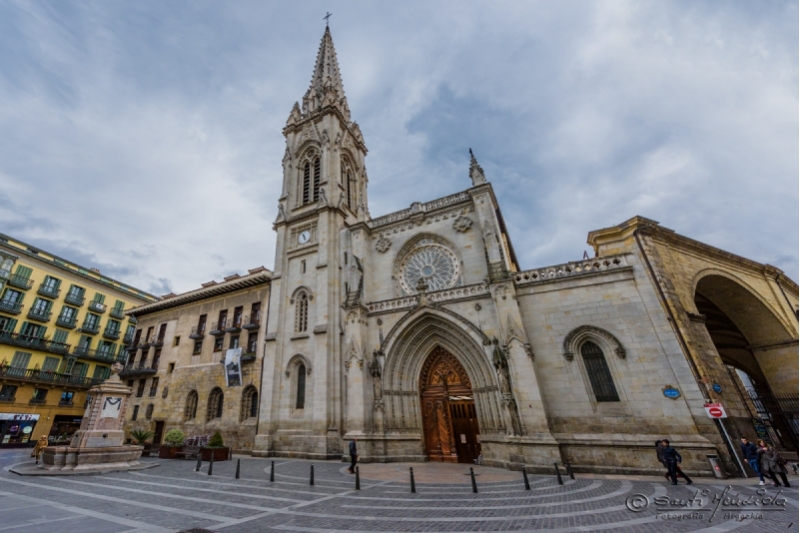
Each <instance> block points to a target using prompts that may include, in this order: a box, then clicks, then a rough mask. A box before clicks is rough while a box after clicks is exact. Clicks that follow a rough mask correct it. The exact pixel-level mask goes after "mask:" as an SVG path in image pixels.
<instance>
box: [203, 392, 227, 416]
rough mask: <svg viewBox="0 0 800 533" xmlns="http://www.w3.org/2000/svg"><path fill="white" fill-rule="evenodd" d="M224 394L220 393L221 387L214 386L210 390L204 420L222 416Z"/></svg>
mask: <svg viewBox="0 0 800 533" xmlns="http://www.w3.org/2000/svg"><path fill="white" fill-rule="evenodd" d="M224 399H225V396H224V395H223V394H222V389H220V388H219V387H214V388H213V389H212V390H211V395H210V396H209V397H208V411H207V412H206V415H207V416H206V421H207V422H210V421H212V420H214V419H215V418H222V404H223V401H224Z"/></svg>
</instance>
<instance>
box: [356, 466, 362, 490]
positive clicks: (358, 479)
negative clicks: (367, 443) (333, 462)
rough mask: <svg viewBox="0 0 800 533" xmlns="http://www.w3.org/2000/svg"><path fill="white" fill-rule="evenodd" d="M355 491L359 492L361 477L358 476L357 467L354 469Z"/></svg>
mask: <svg viewBox="0 0 800 533" xmlns="http://www.w3.org/2000/svg"><path fill="white" fill-rule="evenodd" d="M356 490H361V476H359V474H358V467H356Z"/></svg>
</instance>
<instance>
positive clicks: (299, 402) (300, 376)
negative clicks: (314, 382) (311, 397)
mask: <svg viewBox="0 0 800 533" xmlns="http://www.w3.org/2000/svg"><path fill="white" fill-rule="evenodd" d="M305 405H306V365H304V364H303V363H300V364H299V365H297V397H296V398H295V404H294V408H295V409H304V408H305Z"/></svg>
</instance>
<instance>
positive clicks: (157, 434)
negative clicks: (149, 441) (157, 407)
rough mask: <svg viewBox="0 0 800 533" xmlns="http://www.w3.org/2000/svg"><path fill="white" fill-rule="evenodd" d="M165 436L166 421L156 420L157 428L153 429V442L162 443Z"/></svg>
mask: <svg viewBox="0 0 800 533" xmlns="http://www.w3.org/2000/svg"><path fill="white" fill-rule="evenodd" d="M163 436H164V422H156V429H155V431H153V444H161V439H162V438H163Z"/></svg>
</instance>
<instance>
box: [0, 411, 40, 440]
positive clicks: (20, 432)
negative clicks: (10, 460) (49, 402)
mask: <svg viewBox="0 0 800 533" xmlns="http://www.w3.org/2000/svg"><path fill="white" fill-rule="evenodd" d="M38 421H39V415H38V414H23V413H0V447H2V448H24V447H28V446H33V444H34V443H33V442H31V435H32V434H33V428H34V427H35V426H36V422H38Z"/></svg>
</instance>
